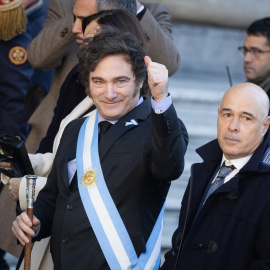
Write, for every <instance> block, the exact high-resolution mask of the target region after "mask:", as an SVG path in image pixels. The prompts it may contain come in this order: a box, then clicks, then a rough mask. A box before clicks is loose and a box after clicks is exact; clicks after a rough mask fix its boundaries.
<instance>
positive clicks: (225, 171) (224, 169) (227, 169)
mask: <svg viewBox="0 0 270 270" xmlns="http://www.w3.org/2000/svg"><path fill="white" fill-rule="evenodd" d="M234 169H235V167H234V166H233V165H230V166H226V165H225V161H224V162H223V164H222V166H221V167H220V169H219V171H218V175H217V177H216V179H215V180H214V182H212V184H211V186H210V188H209V190H208V193H207V195H206V198H205V200H206V199H207V198H208V197H209V196H210V195H211V194H212V193H213V192H214V191H215V190H217V189H218V188H219V187H221V186H222V185H223V184H224V179H225V177H226V176H227V175H229V174H230V173H231V172H232V171H233V170H234Z"/></svg>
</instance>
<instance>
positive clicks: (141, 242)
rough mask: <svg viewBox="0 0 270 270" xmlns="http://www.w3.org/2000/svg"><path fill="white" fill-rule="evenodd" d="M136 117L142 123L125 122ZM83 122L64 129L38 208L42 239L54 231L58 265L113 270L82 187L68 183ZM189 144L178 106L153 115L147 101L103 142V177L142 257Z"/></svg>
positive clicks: (117, 126)
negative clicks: (69, 166) (83, 198)
mask: <svg viewBox="0 0 270 270" xmlns="http://www.w3.org/2000/svg"><path fill="white" fill-rule="evenodd" d="M131 119H135V120H136V121H137V122H138V123H139V125H138V126H125V122H127V121H130V120H131ZM84 120H85V119H84V118H81V119H76V120H74V121H73V122H71V123H70V124H69V125H68V126H67V128H66V129H65V131H64V134H63V136H62V140H61V143H60V146H59V149H58V152H57V154H56V157H55V161H54V164H53V168H52V171H51V174H50V175H49V178H48V181H47V184H46V186H45V187H44V189H43V190H42V191H41V192H40V193H39V196H38V199H37V201H36V203H35V206H34V209H35V210H34V214H35V215H36V216H37V217H38V218H39V219H40V221H41V230H40V233H39V235H38V239H40V238H44V237H46V236H48V235H50V234H51V252H52V257H53V261H54V265H55V269H65V270H66V269H99V270H100V269H108V265H107V262H106V260H105V258H104V255H103V253H102V251H101V249H100V247H99V244H98V242H97V240H96V238H95V235H94V233H93V230H92V228H91V225H90V223H89V220H88V219H87V216H86V214H85V211H84V208H83V205H82V202H81V198H80V196H79V191H78V188H77V187H76V188H75V189H74V190H73V191H72V192H70V190H69V186H68V171H67V163H68V161H69V160H73V159H74V158H75V154H76V144H77V137H78V132H79V130H80V127H81V125H82V123H83V121H84ZM186 147H187V133H186V129H185V127H184V125H183V123H182V122H181V121H180V120H179V119H178V118H177V116H176V112H175V109H174V107H173V105H171V106H170V108H169V109H168V110H167V111H166V112H165V113H164V114H159V115H158V114H155V113H153V112H152V113H151V105H150V102H149V101H148V100H145V101H144V102H143V103H142V104H140V105H139V106H137V107H136V108H134V109H133V110H132V111H130V112H129V113H128V114H126V115H125V116H124V117H122V118H121V119H119V120H118V122H117V123H116V124H115V125H113V126H112V127H111V128H110V129H109V131H108V132H107V133H106V134H105V135H104V136H103V137H102V139H101V141H100V150H99V151H100V153H99V154H100V160H101V166H102V170H103V174H104V178H105V179H106V183H107V186H108V189H109V191H110V193H111V196H112V199H113V200H114V202H115V204H116V207H117V209H118V211H119V213H120V215H121V217H122V219H123V222H124V224H125V226H126V228H127V231H128V233H129V235H130V237H131V240H132V242H133V245H134V248H135V250H136V252H137V254H138V255H139V254H141V253H142V252H144V251H145V244H146V242H147V240H148V237H149V235H150V233H151V231H152V228H153V226H154V224H155V221H156V219H157V217H158V214H159V212H160V210H161V208H162V205H163V203H164V201H165V198H166V195H167V193H168V189H169V187H170V181H171V180H174V179H176V178H178V177H179V176H180V174H181V173H182V171H183V168H184V154H185V151H186ZM51 227H52V228H51Z"/></svg>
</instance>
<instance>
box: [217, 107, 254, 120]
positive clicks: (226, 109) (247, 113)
mask: <svg viewBox="0 0 270 270" xmlns="http://www.w3.org/2000/svg"><path fill="white" fill-rule="evenodd" d="M224 111H225V112H231V111H232V110H231V109H229V108H222V109H221V112H224ZM242 114H246V115H249V116H251V117H253V118H254V115H253V114H252V113H249V112H245V111H242Z"/></svg>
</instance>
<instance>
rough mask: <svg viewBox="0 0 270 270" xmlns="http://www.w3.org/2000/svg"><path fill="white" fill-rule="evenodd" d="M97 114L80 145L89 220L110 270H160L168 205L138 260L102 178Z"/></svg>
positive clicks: (83, 131) (82, 133) (80, 181)
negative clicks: (164, 221) (164, 216)
mask: <svg viewBox="0 0 270 270" xmlns="http://www.w3.org/2000/svg"><path fill="white" fill-rule="evenodd" d="M97 119H98V112H97V110H94V111H92V112H91V113H90V115H89V117H88V118H86V120H85V121H84V123H83V125H82V127H81V129H80V132H79V137H78V142H77V153H76V160H77V175H78V188H79V192H80V196H81V199H82V202H83V206H84V208H85V211H86V214H87V216H88V219H89V221H90V223H91V226H92V228H93V230H94V233H95V235H96V237H97V239H98V242H99V245H100V247H101V249H102V251H103V254H104V256H105V258H106V260H107V262H108V264H109V266H110V268H111V269H124V270H125V269H136V270H137V269H138V270H139V269H145V270H148V269H149V270H150V269H158V268H159V263H160V248H161V234H162V224H163V213H164V208H165V204H164V205H163V207H162V210H161V212H160V214H159V217H158V219H157V221H156V224H155V226H154V228H153V231H152V233H151V235H150V237H149V239H148V241H147V244H146V252H145V253H143V254H141V255H140V257H139V258H138V257H137V255H136V252H135V249H134V247H133V244H132V242H131V239H130V237H129V234H128V232H127V230H126V227H125V225H124V223H123V221H122V219H121V217H120V214H119V212H118V210H117V208H116V206H115V204H114V202H113V199H112V197H111V195H110V192H109V190H108V188H107V185H106V182H105V180H104V177H103V173H102V169H101V165H100V160H99V152H98V120H97Z"/></svg>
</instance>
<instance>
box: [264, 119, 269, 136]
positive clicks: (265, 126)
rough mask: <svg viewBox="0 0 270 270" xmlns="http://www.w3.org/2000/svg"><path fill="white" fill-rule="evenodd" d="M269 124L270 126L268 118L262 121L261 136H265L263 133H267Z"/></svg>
mask: <svg viewBox="0 0 270 270" xmlns="http://www.w3.org/2000/svg"><path fill="white" fill-rule="evenodd" d="M269 124H270V116H267V117H266V118H265V119H264V120H263V135H265V133H266V132H267V130H268V128H269Z"/></svg>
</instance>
